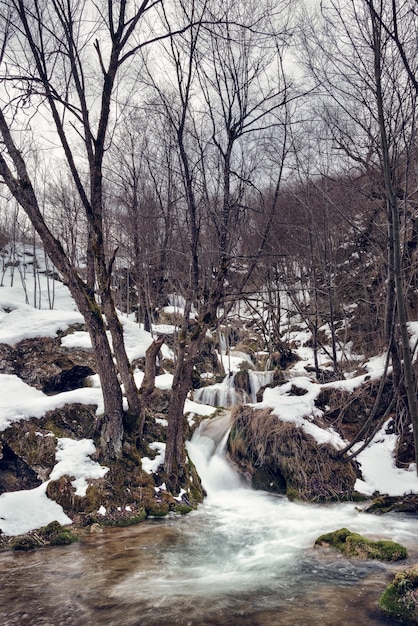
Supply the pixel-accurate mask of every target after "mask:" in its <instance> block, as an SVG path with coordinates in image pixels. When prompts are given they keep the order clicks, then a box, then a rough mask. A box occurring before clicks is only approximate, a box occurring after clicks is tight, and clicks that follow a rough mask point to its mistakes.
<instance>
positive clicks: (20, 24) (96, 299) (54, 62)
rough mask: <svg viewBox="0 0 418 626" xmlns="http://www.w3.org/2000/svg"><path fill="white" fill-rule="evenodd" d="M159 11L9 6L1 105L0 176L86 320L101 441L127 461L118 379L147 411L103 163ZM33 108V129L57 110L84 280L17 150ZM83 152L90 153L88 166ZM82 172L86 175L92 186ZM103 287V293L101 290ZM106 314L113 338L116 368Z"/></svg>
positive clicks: (14, 2) (136, 408)
mask: <svg viewBox="0 0 418 626" xmlns="http://www.w3.org/2000/svg"><path fill="white" fill-rule="evenodd" d="M160 4H161V2H160V1H157V2H149V1H148V0H144V1H143V2H141V3H140V5H139V6H138V7H135V8H133V7H132V8H131V7H130V4H129V3H128V2H127V1H126V0H123V1H122V2H112V1H110V0H109V2H107V3H106V6H103V10H102V8H101V7H100V6H99V5H96V4H95V3H87V4H86V3H85V2H68V3H65V2H61V1H60V0H53V1H52V2H46V1H43V0H41V1H40V2H37V3H29V2H24V0H10V1H8V2H4V3H3V5H2V11H1V18H2V30H3V43H2V49H1V53H2V56H1V60H2V68H3V73H2V77H1V80H2V87H3V104H2V107H1V109H0V133H1V136H2V140H3V146H4V150H3V152H2V154H1V155H0V175H1V177H2V179H3V181H4V182H5V183H6V185H7V186H8V187H9V189H10V191H11V193H12V194H13V195H14V197H15V198H16V199H17V201H18V202H19V204H20V205H21V206H22V208H23V209H24V210H25V211H26V213H27V215H28V216H29V218H30V220H31V222H32V223H33V225H34V227H35V229H36V231H37V233H38V234H39V235H40V237H41V239H42V242H43V244H44V246H45V249H46V251H47V253H48V255H49V257H50V258H51V260H52V261H53V263H54V265H55V266H56V267H57V269H58V270H59V271H60V272H61V274H62V276H63V278H64V281H65V282H66V284H67V285H68V287H69V288H70V291H71V293H72V295H73V297H74V299H75V301H76V303H77V306H78V307H79V309H80V311H81V313H82V314H83V316H84V318H85V321H86V325H87V328H88V330H89V333H90V336H91V340H92V344H93V348H94V351H95V355H96V362H97V369H98V373H99V376H100V379H101V382H102V389H103V395H104V402H105V417H104V422H103V425H102V430H101V441H102V446H103V448H104V450H106V451H107V453H108V454H109V455H110V456H117V455H119V454H120V452H121V443H122V435H123V408H122V394H121V389H120V385H119V380H118V374H119V375H120V377H121V380H122V382H123V384H124V387H125V393H126V397H127V400H128V404H129V410H130V411H131V412H132V413H133V414H134V415H139V412H140V404H139V397H138V393H137V389H136V387H135V382H134V379H133V375H132V372H131V368H130V365H129V361H128V358H127V356H126V351H125V348H124V343H123V333H122V327H121V324H120V322H119V320H118V317H117V314H116V310H115V306H114V301H113V296H112V291H111V280H110V276H111V270H112V264H113V261H114V257H115V253H116V251H113V253H112V254H111V255H110V258H107V257H106V251H105V241H104V230H103V211H104V203H103V163H104V159H105V154H106V149H107V143H106V142H107V141H108V140H109V127H110V124H111V121H112V107H113V102H112V96H113V94H114V93H115V89H116V87H117V85H118V76H119V74H120V73H121V68H122V66H124V65H126V64H127V63H128V61H129V60H130V59H131V58H132V57H133V56H134V55H135V53H136V52H137V50H138V49H139V48H140V45H141V44H139V43H138V39H137V31H138V29H139V27H140V26H141V24H142V23H143V21H144V19H145V17H146V14H147V13H148V12H149V11H155V10H156V8H158V6H159V5H160ZM87 26H88V27H87ZM25 107H31V115H33V119H34V120H37V119H38V117H39V116H41V117H42V115H43V114H44V112H45V111H46V110H48V111H49V116H50V117H49V118H48V121H49V120H50V121H51V122H52V127H53V128H54V132H55V136H56V138H57V140H58V141H59V144H60V146H61V151H62V153H63V155H64V158H65V161H66V163H67V166H68V169H69V172H70V174H71V177H72V180H73V184H74V186H75V188H76V190H77V193H78V195H79V198H80V201H81V204H82V206H83V209H84V212H85V217H86V221H87V224H88V246H87V248H88V276H87V278H86V279H84V278H83V277H82V276H81V275H80V274H79V273H78V272H77V269H76V268H75V267H74V265H73V263H72V262H71V260H70V258H69V257H68V255H67V254H66V253H65V251H64V249H63V247H62V245H61V244H60V242H59V240H58V239H57V237H56V236H55V235H54V233H53V231H52V230H51V227H50V226H48V223H47V220H46V218H45V216H44V215H43V214H42V212H41V210H40V205H39V199H38V197H37V194H36V190H35V185H34V182H33V176H32V175H31V174H30V170H29V161H28V158H27V156H26V155H25V154H24V153H23V152H22V150H21V149H20V148H19V145H18V144H17V140H16V137H17V135H15V134H13V128H14V125H15V124H16V122H18V121H19V119H20V117H21V116H22V115H23V114H24V112H25ZM19 116H20V117H19ZM30 122H31V119H29V122H28V123H29V124H30ZM79 150H82V152H83V157H82V159H80V158H79V154H78V151H79ZM84 168H85V169H86V171H87V172H88V175H87V179H88V182H87V183H85V182H84V176H83V170H84ZM95 287H96V288H97V294H95V293H94V291H93V289H94V288H95ZM103 315H105V316H106V323H107V326H108V327H109V330H110V332H111V335H112V343H113V353H114V355H115V358H116V361H117V369H116V368H115V366H114V363H113V354H112V350H111V348H110V346H109V342H108V340H107V336H106V325H105V322H104V317H103Z"/></svg>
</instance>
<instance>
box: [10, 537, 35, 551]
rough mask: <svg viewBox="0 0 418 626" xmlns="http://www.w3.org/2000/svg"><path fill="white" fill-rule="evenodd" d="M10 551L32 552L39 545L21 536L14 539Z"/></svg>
mask: <svg viewBox="0 0 418 626" xmlns="http://www.w3.org/2000/svg"><path fill="white" fill-rule="evenodd" d="M10 547H11V548H12V550H25V551H26V550H34V549H35V548H38V547H39V543H38V542H37V541H36V540H35V539H34V538H33V537H31V536H29V537H28V536H26V535H23V536H22V537H16V539H13V541H12V542H11V544H10Z"/></svg>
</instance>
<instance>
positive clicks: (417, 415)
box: [370, 10, 418, 474]
mask: <svg viewBox="0 0 418 626" xmlns="http://www.w3.org/2000/svg"><path fill="white" fill-rule="evenodd" d="M370 15H371V22H372V27H373V44H374V45H373V52H374V72H375V80H376V105H377V111H378V120H379V132H380V143H381V150H382V162H383V174H384V180H385V188H386V198H387V202H388V205H389V209H390V218H391V220H390V221H391V235H392V241H391V243H392V245H393V279H394V284H395V293H396V306H397V314H398V322H399V331H400V336H401V349H402V358H403V381H404V385H405V390H406V396H407V402H408V412H409V417H410V420H411V424H412V430H413V435H414V446H415V462H416V466H417V474H418V401H417V389H416V381H415V375H414V369H413V364H412V353H411V347H410V343H409V333H408V320H407V314H406V304H405V293H404V286H403V267H402V249H401V240H400V231H399V206H398V198H397V195H396V191H395V189H394V184H393V170H392V165H391V159H390V152H389V144H388V137H387V133H386V120H385V112H384V107H383V92H382V68H381V62H382V56H381V28H382V27H381V25H380V24H379V21H378V20H377V19H376V14H375V13H374V12H373V10H371V11H370Z"/></svg>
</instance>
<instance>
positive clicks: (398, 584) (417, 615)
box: [379, 565, 418, 624]
mask: <svg viewBox="0 0 418 626" xmlns="http://www.w3.org/2000/svg"><path fill="white" fill-rule="evenodd" d="M379 606H380V608H381V609H382V610H383V611H384V612H385V613H386V614H388V615H390V616H391V617H392V618H393V619H396V621H398V620H401V621H402V622H404V623H406V624H418V565H415V566H414V567H411V568H410V569H407V570H403V571H400V572H398V573H397V574H396V576H395V578H394V579H393V581H392V582H391V583H390V584H389V585H388V586H387V587H386V589H385V591H384V592H383V594H382V596H381V597H380V599H379Z"/></svg>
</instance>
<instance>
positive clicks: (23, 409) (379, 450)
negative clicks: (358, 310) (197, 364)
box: [0, 275, 418, 535]
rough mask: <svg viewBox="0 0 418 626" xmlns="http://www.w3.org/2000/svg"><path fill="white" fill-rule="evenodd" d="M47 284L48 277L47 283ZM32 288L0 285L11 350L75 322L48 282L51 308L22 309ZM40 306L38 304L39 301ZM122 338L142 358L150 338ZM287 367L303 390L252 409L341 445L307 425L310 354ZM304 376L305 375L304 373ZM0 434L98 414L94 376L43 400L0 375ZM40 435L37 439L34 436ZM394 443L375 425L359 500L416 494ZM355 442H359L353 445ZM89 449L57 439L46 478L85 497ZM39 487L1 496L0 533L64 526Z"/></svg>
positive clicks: (311, 408)
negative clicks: (46, 420)
mask: <svg viewBox="0 0 418 626" xmlns="http://www.w3.org/2000/svg"><path fill="white" fill-rule="evenodd" d="M39 280H40V281H41V285H39V284H38V286H37V289H38V290H39V288H41V289H44V290H45V291H46V285H42V281H45V280H46V278H45V277H43V276H42V275H41V276H40V277H38V281H39ZM49 280H51V279H49ZM31 289H32V292H33V284H31V280H30V278H26V281H25V285H24V289H23V287H22V284H20V282H19V281H18V280H15V281H14V285H13V287H8V286H4V285H3V286H0V343H7V344H9V345H14V344H16V343H18V342H19V341H21V340H23V339H27V338H33V337H39V336H41V337H48V336H52V337H53V336H56V333H57V331H60V330H61V331H64V330H66V329H67V328H68V327H69V326H71V325H72V324H74V323H79V322H81V321H82V318H81V316H80V314H79V313H78V312H77V311H76V310H75V305H74V302H73V300H72V298H71V297H70V294H69V293H68V290H67V289H66V288H65V287H64V286H63V285H62V284H61V283H59V282H56V283H54V306H55V309H54V310H49V308H48V307H49V303H48V302H47V301H46V299H45V301H44V303H43V305H44V307H45V308H41V309H35V308H33V307H31V306H30V305H28V304H27V300H28V294H29V295H30V293H31ZM41 306H42V304H41ZM121 320H122V323H123V327H124V334H125V339H126V346H127V352H128V356H129V358H130V359H134V358H139V357H143V356H144V355H145V351H146V349H147V347H148V346H149V345H150V343H151V341H152V336H151V335H150V334H149V333H146V332H145V331H143V330H142V329H141V328H139V327H138V325H137V324H136V323H135V322H134V320H133V319H132V318H130V317H129V316H124V317H122V318H121ZM62 344H63V346H65V347H68V348H72V347H83V348H88V347H89V346H90V339H89V336H88V334H87V333H85V332H82V331H77V332H75V333H72V334H69V335H67V336H65V337H63V338H62ZM163 350H164V351H165V352H164V356H168V357H169V356H171V355H170V352H169V350H168V348H166V347H165V346H164V347H163ZM300 356H301V357H302V360H301V361H299V362H298V364H297V368H295V370H294V376H295V378H293V379H292V383H293V384H297V385H298V386H300V387H303V388H304V389H305V390H306V393H305V394H304V395H302V396H294V395H291V394H290V393H289V391H290V385H291V383H288V384H285V385H282V386H281V387H277V388H274V389H267V390H266V391H265V393H264V397H263V402H262V403H258V404H257V407H259V408H266V407H269V408H271V409H272V410H273V412H274V413H275V414H276V415H277V416H278V417H279V419H281V420H287V421H292V422H294V423H296V424H297V425H299V426H301V427H302V428H303V429H304V430H305V431H306V432H307V433H309V434H311V435H313V436H314V437H315V438H316V439H317V440H318V441H320V442H324V441H328V442H330V443H332V444H333V445H334V446H335V447H337V448H341V447H343V446H344V443H345V442H343V441H342V440H341V438H340V437H339V435H338V434H337V433H336V432H335V431H333V430H332V429H329V430H328V431H327V430H324V429H321V428H319V427H318V426H316V425H315V424H314V423H313V418H314V417H315V416H316V415H318V412H319V409H318V408H317V407H316V406H315V399H316V398H317V396H318V394H319V392H320V390H321V388H323V386H321V385H319V384H317V383H314V382H312V380H310V379H309V378H308V377H307V376H306V375H305V376H301V373H302V372H304V369H303V366H304V363H306V361H308V360H309V358H310V357H311V354H310V353H309V351H308V352H307V348H303V354H302V351H301V354H300ZM240 361H242V358H240ZM369 369H370V371H369V372H368V376H369V377H370V376H375V377H378V376H379V375H380V373H381V371H382V369H383V363H382V360H381V359H376V360H375V361H374V362H371V363H370V366H369ZM305 373H306V372H305ZM142 376H143V374H142V372H140V371H138V372H137V373H136V380H137V384H138V385H139V384H140V383H141V380H142ZM364 379H365V376H359V377H357V378H351V379H349V380H347V381H340V382H333V383H329V385H332V386H341V387H344V388H345V389H351V390H353V389H355V388H356V387H357V386H359V385H361V384H362V383H363V382H364ZM171 380H172V377H171V375H170V374H163V375H162V376H159V377H157V380H156V385H157V387H159V388H161V389H169V388H170V386H171ZM0 397H1V398H2V401H1V405H0V431H3V430H5V429H6V428H8V426H9V425H10V424H12V423H13V422H16V421H19V420H22V419H27V418H29V417H35V418H36V417H41V416H43V415H44V414H45V413H46V412H47V411H49V410H51V409H54V408H58V407H62V406H63V405H64V404H67V403H84V404H93V405H97V413H101V412H102V411H103V400H102V394H101V389H100V384H99V381H98V377H97V376H94V377H92V386H91V387H86V388H82V389H77V390H75V391H68V392H63V393H59V394H57V395H54V396H47V395H45V394H44V393H42V392H41V391H39V390H37V389H34V388H32V387H30V386H29V385H27V384H26V383H24V382H23V381H22V380H21V379H19V378H18V377H17V376H14V375H9V374H0ZM213 410H214V408H213V407H210V406H205V405H202V404H198V403H196V402H192V401H191V400H187V402H186V407H185V411H186V412H190V413H198V414H200V415H210V414H211V413H212V412H213ZM40 436H41V435H40ZM395 443H396V437H395V436H394V435H387V434H386V433H385V428H384V427H383V428H382V429H381V431H379V433H377V434H376V436H375V437H374V439H373V441H372V443H371V445H370V446H369V447H368V448H367V449H366V450H364V451H363V452H362V453H361V454H360V455H359V457H358V461H359V464H360V467H361V470H362V475H363V480H358V481H357V484H356V488H357V489H358V491H360V492H362V493H364V494H365V495H371V494H373V493H374V492H376V491H379V492H381V493H387V494H389V495H403V494H405V493H409V492H416V493H418V478H417V476H416V474H415V467H414V466H411V467H410V468H409V470H401V469H399V468H396V467H395V465H394V461H393V451H394V446H395ZM153 445H154V446H155V447H156V449H157V450H158V452H159V454H158V456H157V458H156V459H154V460H153V461H151V460H149V459H144V467H145V469H147V470H148V471H155V469H156V468H155V465H156V463H157V461H158V463H161V462H162V461H163V457H164V444H162V443H161V442H155V444H153ZM359 445H360V444H359ZM94 451H95V448H94V444H93V441H92V440H89V439H83V440H80V441H74V440H69V439H64V438H62V439H58V446H57V451H56V461H57V464H56V465H55V467H54V469H53V470H52V473H51V476H50V480H52V479H54V480H55V479H57V478H59V477H60V476H63V475H64V474H68V475H71V476H74V477H75V480H74V486H75V487H76V489H77V493H78V494H79V495H83V494H84V493H85V489H86V488H87V482H86V481H87V479H88V478H99V477H101V476H104V475H105V473H106V471H107V468H105V467H103V466H101V465H100V464H99V463H97V462H95V461H93V460H92V459H91V458H90V457H91V455H92V454H93V453H94ZM46 487H47V482H45V483H43V484H42V485H40V486H39V487H37V488H36V489H32V490H29V491H19V492H13V493H4V494H3V495H1V496H0V530H2V531H3V532H4V533H6V534H8V535H17V534H21V533H24V532H28V531H30V530H32V529H35V528H39V527H40V526H43V525H46V524H48V523H49V522H51V521H53V520H58V521H59V522H60V523H71V520H70V519H69V518H68V517H67V516H66V515H65V513H64V511H63V509H62V507H61V506H59V505H58V504H56V503H55V502H53V501H51V500H50V499H49V498H48V497H47V496H46Z"/></svg>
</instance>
